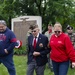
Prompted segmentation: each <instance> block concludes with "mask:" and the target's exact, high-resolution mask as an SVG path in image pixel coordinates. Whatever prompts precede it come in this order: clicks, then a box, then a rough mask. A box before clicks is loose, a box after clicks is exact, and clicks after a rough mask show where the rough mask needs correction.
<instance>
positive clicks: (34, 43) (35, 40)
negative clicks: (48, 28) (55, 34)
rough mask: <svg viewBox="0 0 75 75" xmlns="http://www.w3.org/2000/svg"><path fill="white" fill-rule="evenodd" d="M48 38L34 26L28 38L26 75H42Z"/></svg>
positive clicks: (45, 61)
mask: <svg viewBox="0 0 75 75" xmlns="http://www.w3.org/2000/svg"><path fill="white" fill-rule="evenodd" d="M47 44H48V38H47V37H46V36H44V35H43V34H40V33H39V28H38V26H37V25H36V26H34V28H33V30H32V35H30V36H29V37H28V47H29V50H28V69H27V75H33V72H34V70H35V72H36V75H44V70H45V65H46V63H47V53H49V49H48V47H47Z"/></svg>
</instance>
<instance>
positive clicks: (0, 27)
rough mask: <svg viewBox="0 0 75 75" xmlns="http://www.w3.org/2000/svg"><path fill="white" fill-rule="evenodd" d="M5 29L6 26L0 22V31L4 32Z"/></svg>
mask: <svg viewBox="0 0 75 75" xmlns="http://www.w3.org/2000/svg"><path fill="white" fill-rule="evenodd" d="M5 30H6V26H5V25H3V24H0V32H4V31H5Z"/></svg>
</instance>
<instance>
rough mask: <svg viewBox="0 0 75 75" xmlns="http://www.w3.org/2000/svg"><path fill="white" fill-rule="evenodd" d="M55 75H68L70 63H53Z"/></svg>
mask: <svg viewBox="0 0 75 75" xmlns="http://www.w3.org/2000/svg"><path fill="white" fill-rule="evenodd" d="M52 64H53V71H54V75H67V72H68V68H69V61H66V62H55V61H52Z"/></svg>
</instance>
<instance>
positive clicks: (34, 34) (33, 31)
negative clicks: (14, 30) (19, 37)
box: [32, 28, 39, 36]
mask: <svg viewBox="0 0 75 75" xmlns="http://www.w3.org/2000/svg"><path fill="white" fill-rule="evenodd" d="M38 33H39V29H38V28H35V29H33V30H32V34H33V36H37V35H38Z"/></svg>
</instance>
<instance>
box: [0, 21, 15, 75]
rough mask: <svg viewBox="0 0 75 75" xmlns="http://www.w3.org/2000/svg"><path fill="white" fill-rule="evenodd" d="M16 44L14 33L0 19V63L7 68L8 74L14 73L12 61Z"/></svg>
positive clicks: (13, 74)
mask: <svg viewBox="0 0 75 75" xmlns="http://www.w3.org/2000/svg"><path fill="white" fill-rule="evenodd" d="M15 45H16V37H15V35H14V33H13V32H12V31H11V30H10V29H9V28H8V27H7V25H6V22H5V21H4V20H0V63H2V64H3V65H4V66H5V67H6V68H7V70H8V72H9V75H16V72H15V67H14V62H13V49H14V47H15Z"/></svg>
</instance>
